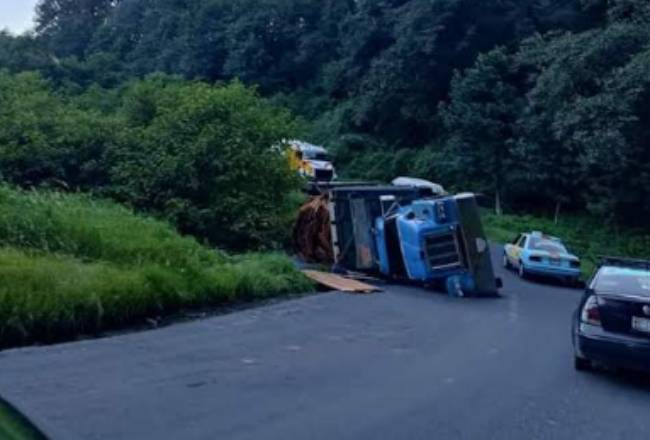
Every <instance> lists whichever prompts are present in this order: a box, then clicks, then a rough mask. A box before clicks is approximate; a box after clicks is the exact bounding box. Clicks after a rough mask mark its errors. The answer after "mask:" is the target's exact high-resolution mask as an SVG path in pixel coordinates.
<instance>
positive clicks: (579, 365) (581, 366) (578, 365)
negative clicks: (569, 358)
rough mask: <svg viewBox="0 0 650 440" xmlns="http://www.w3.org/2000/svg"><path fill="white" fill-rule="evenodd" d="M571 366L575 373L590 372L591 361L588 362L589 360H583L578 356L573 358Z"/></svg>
mask: <svg viewBox="0 0 650 440" xmlns="http://www.w3.org/2000/svg"><path fill="white" fill-rule="evenodd" d="M573 366H574V367H575V369H576V371H590V370H592V366H591V361H589V359H583V358H581V357H578V356H575V357H574V358H573Z"/></svg>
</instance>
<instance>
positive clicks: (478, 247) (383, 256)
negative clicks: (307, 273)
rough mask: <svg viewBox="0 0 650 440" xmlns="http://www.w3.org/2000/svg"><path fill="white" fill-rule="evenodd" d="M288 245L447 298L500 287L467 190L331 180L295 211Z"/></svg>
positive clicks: (304, 254)
mask: <svg viewBox="0 0 650 440" xmlns="http://www.w3.org/2000/svg"><path fill="white" fill-rule="evenodd" d="M294 246H295V248H296V251H297V252H298V254H299V255H300V256H301V257H302V258H303V259H304V260H306V261H308V262H315V263H323V264H331V265H333V267H334V268H336V269H343V270H349V271H357V272H366V273H370V274H377V275H382V276H384V277H387V278H390V279H393V280H396V281H402V282H416V283H420V284H423V285H426V286H431V287H434V288H437V289H440V290H444V291H447V292H448V293H449V294H450V295H454V296H469V295H472V296H482V295H490V296H491V295H496V294H498V289H499V288H500V287H501V281H500V280H499V279H497V278H496V277H495V276H494V270H493V267H492V260H491V258H490V248H489V244H488V242H487V240H486V238H485V234H484V231H483V226H482V223H481V218H480V213H479V209H478V205H477V202H476V197H475V196H474V195H473V194H459V195H453V196H450V195H441V194H436V193H435V192H434V191H432V189H431V188H430V187H419V186H395V185H387V186H364V185H359V186H355V185H347V186H335V185H333V186H330V187H328V188H326V189H324V190H323V193H322V195H320V196H316V197H314V198H313V199H312V200H311V201H310V202H309V203H307V204H306V205H305V206H303V208H302V209H301V211H300V214H299V217H298V221H297V223H296V226H295V228H294Z"/></svg>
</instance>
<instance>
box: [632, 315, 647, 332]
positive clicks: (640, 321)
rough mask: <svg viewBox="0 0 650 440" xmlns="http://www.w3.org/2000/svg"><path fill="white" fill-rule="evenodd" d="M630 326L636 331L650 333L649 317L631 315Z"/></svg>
mask: <svg viewBox="0 0 650 440" xmlns="http://www.w3.org/2000/svg"><path fill="white" fill-rule="evenodd" d="M632 328H633V329H634V330H636V331H638V332H643V333H650V319H647V318H639V317H637V316H634V317H632Z"/></svg>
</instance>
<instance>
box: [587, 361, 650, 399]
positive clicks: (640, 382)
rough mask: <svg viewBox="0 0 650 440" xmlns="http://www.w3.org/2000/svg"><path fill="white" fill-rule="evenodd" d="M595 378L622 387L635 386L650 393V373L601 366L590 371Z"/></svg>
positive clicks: (636, 388) (638, 389)
mask: <svg viewBox="0 0 650 440" xmlns="http://www.w3.org/2000/svg"><path fill="white" fill-rule="evenodd" d="M588 374H591V375H592V376H594V377H595V378H599V379H602V380H604V381H607V382H609V383H610V384H611V385H615V386H618V387H622V388H634V389H635V390H637V391H645V392H647V393H649V394H650V373H643V372H638V371H630V370H622V369H617V368H609V367H601V368H598V369H596V370H594V371H591V372H590V373H588Z"/></svg>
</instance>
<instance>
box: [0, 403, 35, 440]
mask: <svg viewBox="0 0 650 440" xmlns="http://www.w3.org/2000/svg"><path fill="white" fill-rule="evenodd" d="M0 439H2V440H46V439H45V436H44V435H43V434H41V433H40V432H39V431H38V430H37V428H35V427H34V426H32V425H31V423H30V422H29V421H28V420H26V419H25V417H24V416H23V415H22V414H19V413H18V412H17V411H16V410H15V409H14V408H13V407H11V406H9V405H8V404H6V403H5V402H4V401H2V399H0Z"/></svg>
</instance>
